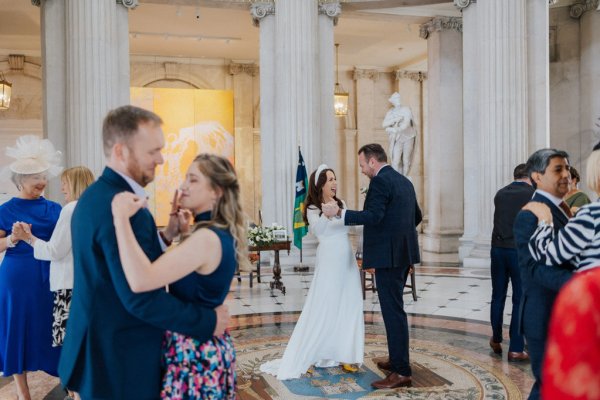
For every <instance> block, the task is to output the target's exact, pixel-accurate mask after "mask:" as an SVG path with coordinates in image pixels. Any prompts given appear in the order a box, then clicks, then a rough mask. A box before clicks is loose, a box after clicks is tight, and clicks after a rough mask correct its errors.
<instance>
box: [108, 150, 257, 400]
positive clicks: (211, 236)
mask: <svg viewBox="0 0 600 400" xmlns="http://www.w3.org/2000/svg"><path fill="white" fill-rule="evenodd" d="M239 191H240V189H239V183H238V180H237V177H236V174H235V171H234V169H233V166H232V165H231V163H230V162H229V161H227V159H225V158H222V157H219V156H216V155H212V154H201V155H199V156H198V157H196V158H195V159H194V162H193V163H192V165H191V166H190V167H189V169H188V171H187V174H186V178H185V182H184V183H183V184H182V185H181V197H180V205H181V207H182V208H184V209H187V210H190V211H191V212H192V213H193V214H194V215H195V219H194V220H195V225H194V228H193V231H192V233H191V235H189V236H188V237H187V238H186V239H185V240H184V241H183V242H182V243H181V244H180V245H179V246H177V247H175V248H174V249H173V250H171V251H169V252H167V253H165V254H164V255H163V256H161V257H160V258H159V259H157V260H156V261H155V262H153V263H151V262H150V260H148V258H147V257H146V255H145V254H144V252H143V251H142V249H141V248H140V246H139V245H138V243H137V242H136V240H135V236H134V234H133V231H132V228H131V224H130V223H129V218H130V217H131V216H132V215H134V214H135V213H136V212H137V211H138V210H139V209H140V208H142V207H144V205H145V199H141V198H139V197H137V196H135V195H134V194H132V193H129V192H124V193H120V194H118V195H117V196H115V198H114V200H113V205H112V207H113V218H114V224H115V230H116V234H117V241H118V243H119V254H120V258H121V263H122V265H123V270H124V271H125V276H126V277H127V281H128V282H129V285H130V286H131V289H132V290H133V291H134V292H144V291H148V290H154V289H157V288H159V287H162V286H164V285H167V284H171V285H170V292H171V293H172V294H173V295H175V296H177V297H179V298H181V299H183V300H186V301H190V302H198V303H201V304H203V305H205V306H207V307H211V308H214V307H216V306H219V305H221V304H223V302H224V301H225V297H226V296H227V293H228V292H229V286H230V284H231V280H232V279H233V275H234V273H235V270H236V267H237V265H238V264H241V263H244V262H246V260H247V254H246V253H247V249H246V236H245V221H244V217H243V213H242V209H241V204H240V199H239ZM164 347H165V348H164V351H165V356H164V357H165V375H164V377H163V389H162V392H161V398H163V399H235V398H236V395H235V350H234V347H233V343H232V341H231V337H230V336H229V334H228V333H225V334H224V335H222V336H219V337H216V336H215V337H213V338H212V339H211V340H209V341H207V342H204V343H201V342H198V341H197V340H195V339H194V338H191V337H189V336H185V335H182V334H179V333H177V332H167V333H166V334H165V342H164Z"/></svg>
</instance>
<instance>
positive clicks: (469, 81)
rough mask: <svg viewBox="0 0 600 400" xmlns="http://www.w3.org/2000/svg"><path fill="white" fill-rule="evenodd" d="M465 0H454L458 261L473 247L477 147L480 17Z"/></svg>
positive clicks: (476, 218) (475, 212) (476, 216)
mask: <svg viewBox="0 0 600 400" xmlns="http://www.w3.org/2000/svg"><path fill="white" fill-rule="evenodd" d="M470 4H471V3H470V0H469V1H463V2H462V3H461V2H460V0H455V5H457V6H458V7H459V8H461V10H462V20H463V159H464V175H463V176H464V179H463V185H464V196H463V197H464V227H463V236H462V237H461V238H460V240H459V243H460V246H459V248H458V256H459V259H460V260H461V261H462V260H463V259H464V258H465V257H466V256H468V255H469V254H470V253H471V251H472V250H473V248H474V247H475V238H476V237H477V235H478V229H479V225H478V218H479V212H478V208H477V207H478V206H479V193H480V187H479V179H478V172H479V171H478V170H479V167H478V162H479V157H478V151H479V74H480V71H479V68H478V67H477V63H478V40H479V39H478V34H479V29H480V28H479V23H480V20H479V18H478V17H477V10H476V6H475V5H472V6H471V7H468V6H469V5H470Z"/></svg>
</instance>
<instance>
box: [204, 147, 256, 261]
mask: <svg viewBox="0 0 600 400" xmlns="http://www.w3.org/2000/svg"><path fill="white" fill-rule="evenodd" d="M194 163H195V164H196V165H197V166H198V169H199V170H200V172H201V173H202V174H203V175H204V176H206V177H207V178H208V179H209V181H210V185H211V187H212V188H213V189H214V190H217V191H220V192H221V196H220V197H219V199H218V200H217V202H216V203H215V206H214V208H213V210H212V214H211V219H210V221H200V222H198V223H196V225H195V226H194V231H195V230H197V229H200V228H204V227H207V226H214V227H216V228H221V229H227V230H228V231H229V232H230V233H231V236H233V240H234V245H235V256H236V261H237V263H238V267H239V269H240V270H246V269H247V268H248V267H249V263H250V262H249V260H248V243H247V237H246V218H245V217H244V213H243V211H242V205H241V201H240V184H239V181H238V178H237V175H236V173H235V170H234V169H233V166H232V165H231V163H230V162H229V160H227V159H226V158H224V157H221V156H218V155H215V154H207V153H203V154H200V155H198V156H197V157H196V158H195V159H194Z"/></svg>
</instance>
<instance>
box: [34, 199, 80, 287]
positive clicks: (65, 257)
mask: <svg viewBox="0 0 600 400" xmlns="http://www.w3.org/2000/svg"><path fill="white" fill-rule="evenodd" d="M76 204H77V201H72V202H70V203H68V204H67V205H66V206H64V207H63V209H62V210H61V212H60V216H59V217H58V222H57V223H56V227H55V228H54V232H52V237H51V238H50V240H48V241H47V242H46V241H44V240H42V239H36V241H35V243H33V256H34V257H35V258H37V259H38V260H45V261H50V290H51V291H53V292H56V291H57V290H59V289H73V251H72V247H73V243H72V241H71V218H72V217H73V210H74V209H75V205H76Z"/></svg>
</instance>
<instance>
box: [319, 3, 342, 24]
mask: <svg viewBox="0 0 600 400" xmlns="http://www.w3.org/2000/svg"><path fill="white" fill-rule="evenodd" d="M341 13H342V5H341V4H340V1H339V0H319V14H323V15H327V16H328V17H329V18H331V19H332V20H333V25H337V22H338V18H339V16H340V14H341Z"/></svg>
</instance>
